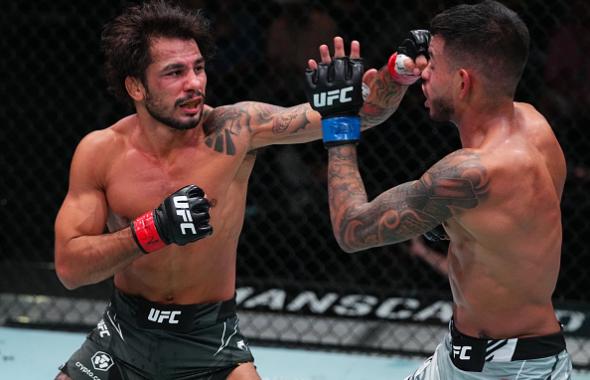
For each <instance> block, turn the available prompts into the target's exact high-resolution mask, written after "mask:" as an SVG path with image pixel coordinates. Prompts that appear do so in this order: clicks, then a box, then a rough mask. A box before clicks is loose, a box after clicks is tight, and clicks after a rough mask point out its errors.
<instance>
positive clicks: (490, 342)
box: [449, 320, 566, 372]
mask: <svg viewBox="0 0 590 380" xmlns="http://www.w3.org/2000/svg"><path fill="white" fill-rule="evenodd" d="M449 330H450V334H451V350H450V353H449V355H450V357H451V361H452V362H453V364H455V366H456V367H457V368H459V369H462V370H464V371H477V372H479V371H481V370H482V369H483V367H484V364H485V363H486V362H510V361H515V360H529V359H539V358H545V357H548V356H553V355H557V354H559V353H560V352H562V351H563V350H565V349H566V346H565V337H564V335H563V331H560V332H558V333H555V334H550V335H543V336H535V337H530V338H508V339H485V338H475V337H472V336H468V335H465V334H463V333H461V332H460V331H459V330H457V328H456V327H455V325H454V323H453V321H452V320H451V322H450V324H449Z"/></svg>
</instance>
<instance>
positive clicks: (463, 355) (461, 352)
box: [453, 346, 473, 360]
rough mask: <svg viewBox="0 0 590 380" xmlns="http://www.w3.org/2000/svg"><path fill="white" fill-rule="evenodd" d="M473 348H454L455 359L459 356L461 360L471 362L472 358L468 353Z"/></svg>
mask: <svg viewBox="0 0 590 380" xmlns="http://www.w3.org/2000/svg"><path fill="white" fill-rule="evenodd" d="M472 348H473V347H471V346H453V357H454V358H456V357H457V355H458V356H459V359H460V360H469V359H471V356H469V355H467V351H471V349H472Z"/></svg>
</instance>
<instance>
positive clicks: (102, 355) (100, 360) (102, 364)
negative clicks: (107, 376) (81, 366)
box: [91, 351, 115, 372]
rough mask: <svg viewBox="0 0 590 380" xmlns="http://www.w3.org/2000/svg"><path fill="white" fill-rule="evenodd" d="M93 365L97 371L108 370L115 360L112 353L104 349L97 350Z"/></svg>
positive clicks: (93, 356) (93, 357)
mask: <svg viewBox="0 0 590 380" xmlns="http://www.w3.org/2000/svg"><path fill="white" fill-rule="evenodd" d="M91 360H92V367H93V368H94V369H95V370H97V371H104V372H106V371H108V370H109V369H110V368H111V367H112V366H113V364H115V362H114V361H113V358H111V355H109V354H107V353H106V352H103V351H96V353H95V354H94V355H92V358H91Z"/></svg>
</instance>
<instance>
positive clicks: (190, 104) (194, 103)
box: [180, 98, 201, 109]
mask: <svg viewBox="0 0 590 380" xmlns="http://www.w3.org/2000/svg"><path fill="white" fill-rule="evenodd" d="M199 104H201V99H200V98H197V99H191V100H188V101H186V102H184V103H182V104H180V107H181V108H187V109H194V108H197V107H198V106H199Z"/></svg>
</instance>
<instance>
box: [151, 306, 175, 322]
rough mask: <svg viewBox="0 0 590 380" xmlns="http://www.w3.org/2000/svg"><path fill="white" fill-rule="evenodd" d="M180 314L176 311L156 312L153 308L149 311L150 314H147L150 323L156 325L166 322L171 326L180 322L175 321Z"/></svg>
mask: <svg viewBox="0 0 590 380" xmlns="http://www.w3.org/2000/svg"><path fill="white" fill-rule="evenodd" d="M181 313H182V312H181V311H178V310H173V311H170V310H158V309H154V308H153V307H152V308H151V309H150V313H149V314H148V319H149V320H150V321H152V322H156V323H164V321H166V320H167V321H168V323H169V324H171V325H177V324H178V323H179V322H180V321H179V320H178V319H176V317H178V316H179V315H180V314H181Z"/></svg>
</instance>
